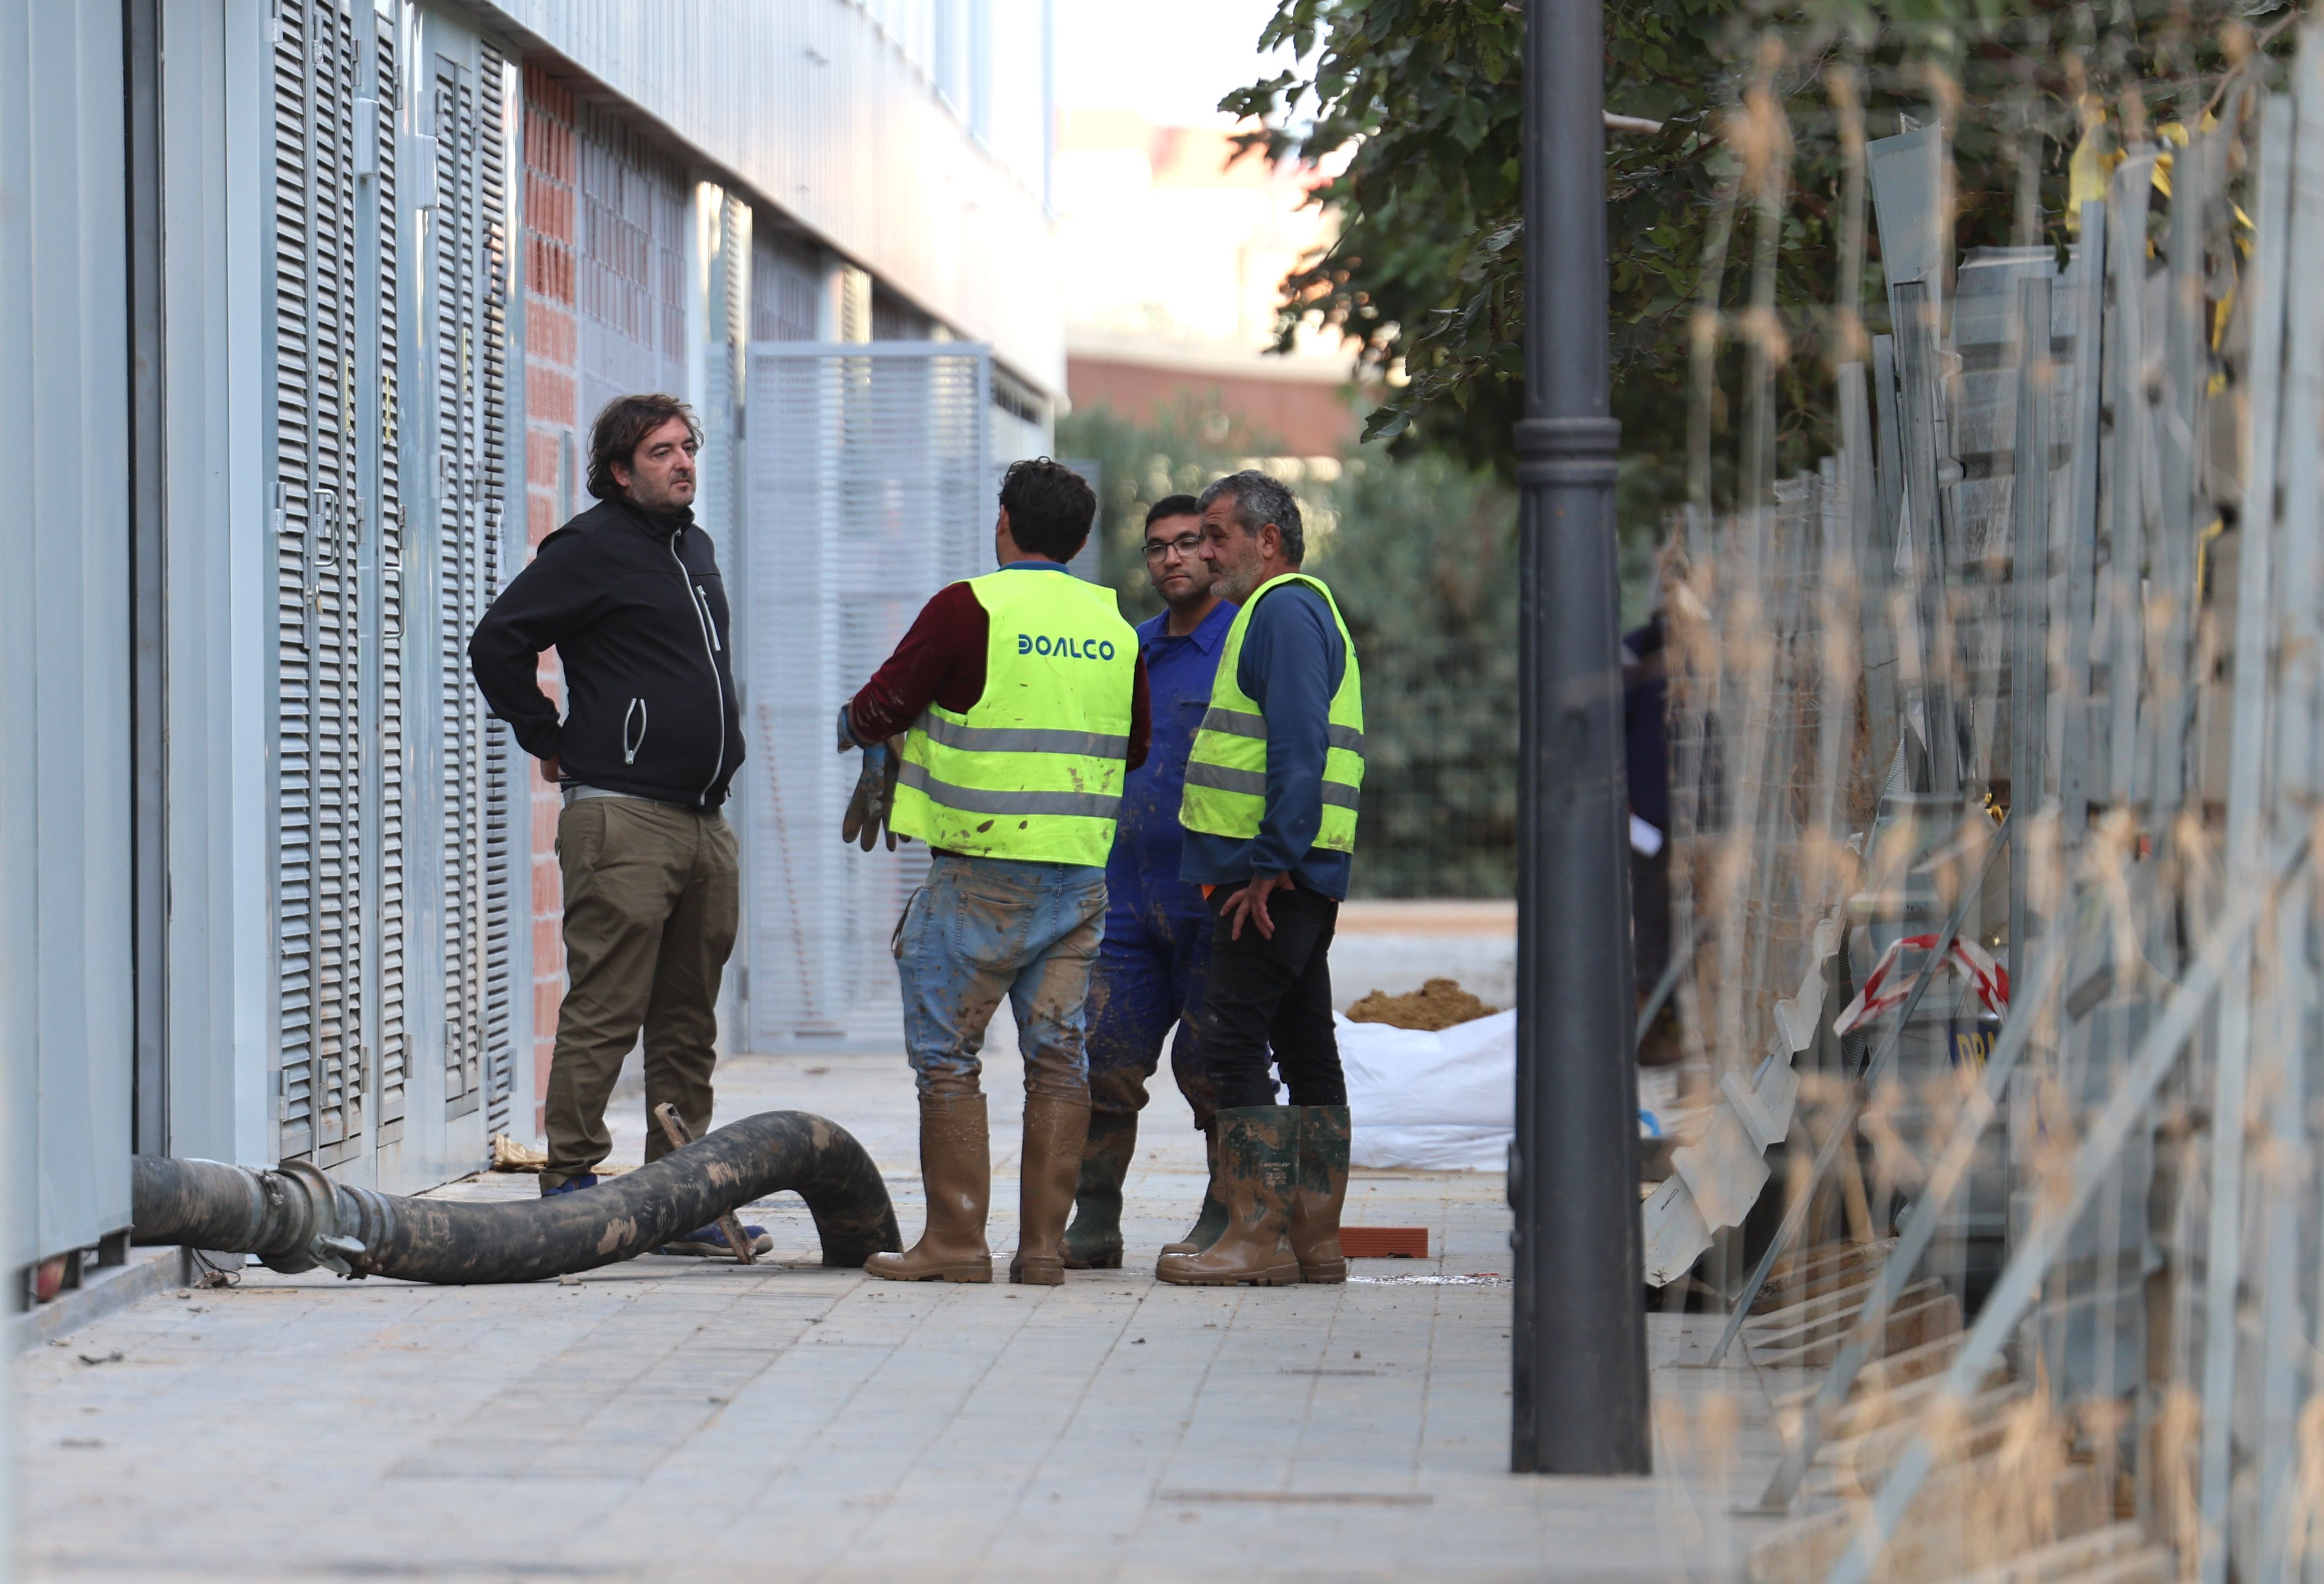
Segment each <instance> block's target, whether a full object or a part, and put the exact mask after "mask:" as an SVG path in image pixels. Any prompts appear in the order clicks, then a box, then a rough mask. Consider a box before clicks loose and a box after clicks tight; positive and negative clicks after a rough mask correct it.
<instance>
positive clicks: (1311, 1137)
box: [1291, 1106, 1350, 1284]
mask: <svg viewBox="0 0 2324 1584" xmlns="http://www.w3.org/2000/svg"><path fill="white" fill-rule="evenodd" d="M1298 1111H1299V1180H1298V1184H1297V1186H1296V1187H1295V1188H1294V1189H1293V1190H1292V1193H1291V1252H1292V1253H1293V1254H1294V1255H1295V1256H1296V1257H1297V1258H1298V1260H1299V1279H1300V1280H1301V1281H1303V1282H1322V1283H1327V1284H1328V1283H1333V1282H1344V1281H1346V1280H1347V1279H1348V1261H1347V1257H1346V1256H1345V1255H1343V1254H1342V1253H1341V1252H1340V1209H1341V1207H1342V1205H1344V1204H1346V1203H1347V1202H1348V1146H1349V1140H1350V1128H1349V1124H1348V1108H1347V1107H1345V1106H1301V1107H1299V1108H1298Z"/></svg>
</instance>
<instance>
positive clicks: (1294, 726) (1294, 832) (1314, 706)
mask: <svg viewBox="0 0 2324 1584" xmlns="http://www.w3.org/2000/svg"><path fill="white" fill-rule="evenodd" d="M1347 672H1348V646H1347V645H1346V644H1344V643H1342V641H1341V640H1340V629H1339V624H1338V623H1337V622H1333V620H1332V612H1331V609H1330V607H1329V606H1327V605H1325V604H1324V603H1323V596H1322V595H1321V594H1317V593H1316V592H1315V591H1314V589H1312V588H1309V587H1307V586H1306V585H1305V584H1297V583H1288V584H1285V585H1282V586H1281V587H1279V588H1277V589H1275V590H1273V591H1272V592H1270V593H1269V594H1268V595H1267V597H1266V598H1264V599H1262V600H1260V601H1259V603H1258V604H1256V605H1255V606H1253V607H1252V608H1251V612H1250V627H1249V628H1248V629H1247V630H1245V631H1244V633H1243V640H1242V657H1241V660H1240V663H1239V664H1238V665H1237V666H1236V668H1235V682H1236V684H1237V686H1240V687H1241V689H1242V690H1243V692H1245V693H1246V694H1249V695H1250V697H1251V699H1252V701H1253V702H1255V703H1256V704H1257V705H1259V714H1261V715H1262V716H1264V717H1265V718H1266V721H1267V808H1266V811H1265V812H1264V813H1263V814H1261V815H1259V834H1258V835H1257V836H1255V837H1253V838H1251V839H1250V840H1249V841H1244V840H1242V839H1240V838H1239V837H1235V836H1218V835H1213V834H1210V833H1207V832H1203V831H1188V832H1187V833H1186V855H1185V860H1184V861H1183V862H1182V863H1181V865H1180V867H1179V871H1178V872H1179V874H1180V875H1181V876H1182V877H1183V878H1185V879H1189V880H1192V881H1193V882H1194V883H1195V884H1196V885H1203V886H1214V885H1228V884H1233V885H1240V884H1241V883H1242V882H1243V881H1245V880H1248V879H1252V878H1253V877H1254V876H1259V875H1277V874H1283V873H1286V872H1287V873H1289V875H1290V876H1291V878H1292V879H1295V880H1296V881H1298V882H1299V883H1300V884H1301V885H1303V886H1305V887H1306V888H1307V889H1309V890H1311V891H1321V892H1322V893H1323V895H1325V896H1327V897H1337V898H1344V897H1346V896H1347V894H1348V873H1349V870H1350V867H1351V863H1350V855H1349V854H1347V853H1345V852H1332V851H1330V850H1329V849H1326V848H1323V847H1318V846H1316V845H1315V836H1316V833H1318V832H1319V831H1321V830H1322V829H1323V756H1324V752H1325V751H1326V749H1327V747H1328V746H1329V743H1328V740H1327V735H1326V728H1327V727H1328V726H1329V725H1330V723H1331V713H1332V695H1333V694H1334V693H1337V692H1338V691H1339V689H1340V682H1341V679H1342V678H1343V677H1345V676H1346V675H1347Z"/></svg>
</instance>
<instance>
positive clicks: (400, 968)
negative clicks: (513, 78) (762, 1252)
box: [355, 27, 411, 1141]
mask: <svg viewBox="0 0 2324 1584" xmlns="http://www.w3.org/2000/svg"><path fill="white" fill-rule="evenodd" d="M374 48H375V53H374V57H373V61H374V67H373V69H374V96H375V97H374V104H375V105H377V106H382V107H383V108H382V109H381V110H379V111H376V112H374V115H373V117H372V123H371V124H370V125H369V126H368V127H366V126H364V124H363V123H362V119H361V118H360V117H358V119H357V124H356V129H355V130H356V135H357V136H359V137H367V138H370V139H374V140H376V144H375V158H376V161H377V163H376V166H375V169H376V170H378V173H379V176H378V183H379V192H378V217H379V218H378V235H379V244H378V246H379V265H378V268H379V286H378V311H379V317H380V322H379V333H378V335H377V336H376V337H375V338H374V339H375V341H376V344H377V347H378V356H379V407H378V423H379V472H378V482H377V491H378V499H379V506H378V511H377V513H376V518H377V522H378V529H377V535H376V537H377V541H378V550H377V557H376V559H377V564H378V568H379V570H378V580H379V581H378V588H379V596H378V601H377V604H378V612H377V615H378V624H377V625H378V634H379V639H378V645H377V649H378V677H379V683H378V694H379V697H378V723H379V725H378V741H379V753H378V757H377V763H376V765H375V766H374V774H375V775H376V776H377V778H378V791H377V796H378V798H379V823H378V828H377V839H376V842H375V843H374V845H375V846H376V848H377V849H378V863H379V881H378V884H379V897H378V905H377V907H376V909H375V913H376V916H377V918H378V921H379V925H378V929H377V931H376V935H377V939H376V941H375V943H374V944H375V945H376V948H377V951H378V953H379V954H378V959H377V961H378V979H377V982H376V986H375V989H374V997H373V999H374V1005H375V1007H376V1013H377V1018H378V1027H379V1033H378V1039H379V1059H378V1063H377V1073H376V1086H377V1087H376V1092H377V1095H378V1103H377V1115H376V1116H375V1117H374V1120H373V1126H374V1128H377V1129H378V1130H379V1133H380V1135H381V1137H382V1139H383V1141H384V1140H386V1139H388V1138H389V1137H393V1136H400V1134H401V1123H402V1121H403V1116H404V1109H405V1101H406V1099H407V1094H408V1090H409V1086H410V1072H411V1060H410V1056H411V1047H410V1029H409V1027H408V1025H407V1023H406V1021H405V1017H404V1012H405V1007H404V991H405V987H406V982H407V981H406V977H405V972H404V967H405V964H404V935H405V926H406V923H407V921H408V915H407V914H406V912H405V908H404V901H405V896H406V890H405V888H406V884H407V882H408V879H409V876H408V875H407V873H406V870H405V867H404V859H405V852H406V849H405V845H404V824H403V821H404V804H403V788H404V776H405V773H406V771H407V769H408V765H407V762H406V759H405V751H406V747H407V744H408V742H409V741H410V738H409V734H408V732H407V730H406V724H405V719H404V710H405V708H406V707H407V704H408V700H407V699H406V696H405V692H404V677H403V543H404V534H403V464H402V447H401V434H400V431H399V428H398V424H399V421H400V420H399V413H398V403H399V402H400V401H401V393H400V391H399V390H398V376H399V374H400V373H401V363H400V362H399V358H398V349H399V347H400V346H401V336H402V327H401V319H400V318H399V317H398V315H397V311H396V298H397V292H398V289H399V284H400V280H399V266H400V263H401V256H402V250H401V247H400V246H399V245H398V229H399V224H400V222H399V219H398V216H397V210H396V181H395V177H396V168H395V157H396V144H397V137H396V130H395V116H394V114H393V109H394V106H395V105H396V103H397V101H398V99H399V98H400V97H401V93H402V88H403V83H402V77H401V71H400V70H399V62H398V60H397V58H396V53H395V51H396V48H397V37H396V30H395V29H393V28H392V27H381V28H379V29H377V30H376V32H375V34H374Z"/></svg>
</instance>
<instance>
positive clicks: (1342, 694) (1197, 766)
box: [1178, 572, 1364, 852]
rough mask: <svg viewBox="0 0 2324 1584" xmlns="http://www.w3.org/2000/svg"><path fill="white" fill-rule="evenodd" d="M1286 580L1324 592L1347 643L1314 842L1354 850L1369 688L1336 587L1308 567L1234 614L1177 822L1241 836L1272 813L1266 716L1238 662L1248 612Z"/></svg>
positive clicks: (1326, 737)
mask: <svg viewBox="0 0 2324 1584" xmlns="http://www.w3.org/2000/svg"><path fill="white" fill-rule="evenodd" d="M1285 583H1303V584H1305V585H1307V586H1308V587H1310V588H1312V589H1314V591H1315V592H1316V593H1317V594H1321V595H1323V603H1324V605H1325V607H1326V608H1328V609H1329V610H1330V611H1331V612H1332V621H1333V624H1334V625H1335V626H1337V627H1338V628H1339V630H1340V641H1341V642H1342V644H1344V645H1345V646H1346V647H1347V656H1348V664H1347V670H1346V672H1345V674H1344V675H1342V677H1341V678H1340V686H1339V689H1338V691H1337V692H1335V693H1333V695H1332V705H1331V710H1330V713H1329V716H1328V721H1327V723H1326V725H1325V726H1324V729H1323V741H1324V749H1323V824H1322V825H1321V827H1320V828H1319V829H1318V830H1317V832H1316V833H1315V845H1316V846H1318V847H1323V848H1328V849H1330V850H1331V851H1333V852H1354V851H1355V850H1356V807H1357V804H1358V802H1359V801H1360V790H1361V788H1362V786H1363V780H1364V694H1363V682H1362V679H1361V677H1360V674H1359V672H1358V669H1357V666H1356V643H1355V640H1354V639H1352V638H1351V637H1349V635H1348V624H1347V622H1345V621H1343V620H1342V618H1341V616H1340V605H1339V602H1338V601H1336V600H1334V599H1333V597H1332V591H1331V590H1330V589H1328V588H1326V587H1324V586H1323V584H1322V583H1320V582H1318V581H1317V580H1316V579H1314V578H1313V577H1309V576H1306V575H1305V574H1304V573H1298V572H1291V573H1286V574H1285V575H1284V576H1281V577H1277V578H1272V579H1269V580H1268V582H1267V583H1265V584H1262V585H1260V586H1259V591H1258V592H1257V593H1255V594H1252V595H1251V597H1250V601H1249V602H1248V603H1245V604H1244V606H1243V607H1242V609H1241V610H1240V611H1239V612H1236V615H1235V620H1234V626H1233V627H1232V628H1231V629H1230V630H1229V631H1228V633H1227V641H1226V647H1225V648H1224V649H1222V651H1221V653H1220V655H1219V674H1218V677H1217V680H1216V681H1214V682H1213V684H1212V687H1211V707H1210V709H1209V710H1208V711H1206V712H1205V713H1204V714H1203V724H1202V729H1201V730H1200V731H1198V732H1195V734H1194V752H1193V753H1192V754H1191V755H1190V756H1189V757H1188V759H1187V761H1186V791H1185V797H1183V798H1182V799H1181V801H1180V803H1179V805H1178V823H1179V824H1182V825H1184V826H1185V827H1186V828H1187V829H1188V830H1190V831H1201V832H1203V833H1207V834H1212V835H1220V836H1233V837H1239V838H1240V839H1242V840H1244V841H1249V840H1250V839H1251V838H1252V837H1255V836H1257V835H1258V834H1259V822H1260V821H1261V820H1262V819H1263V818H1265V817H1266V814H1267V717H1266V716H1265V715H1263V714H1260V713H1259V703H1258V701H1257V700H1256V699H1253V698H1252V697H1251V696H1250V695H1248V694H1246V693H1245V692H1243V690H1242V685H1241V680H1240V673H1239V670H1238V668H1239V667H1240V664H1241V660H1242V640H1243V635H1244V634H1245V632H1247V631H1249V629H1250V613H1251V612H1253V611H1254V610H1256V609H1258V608H1259V601H1260V600H1261V599H1263V598H1265V597H1266V595H1267V594H1268V590H1270V589H1272V588H1275V587H1276V586H1277V585H1280V584H1285Z"/></svg>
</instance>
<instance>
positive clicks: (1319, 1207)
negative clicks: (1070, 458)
mask: <svg viewBox="0 0 2324 1584" xmlns="http://www.w3.org/2000/svg"><path fill="white" fill-rule="evenodd" d="M1201 506H1202V522H1203V558H1204V559H1205V560H1206V561H1208V562H1209V563H1210V564H1211V565H1212V566H1213V568H1214V572H1215V576H1214V579H1213V585H1212V586H1213V591H1214V592H1215V593H1216V594H1217V595H1218V596H1219V598H1221V599H1222V600H1227V601H1231V602H1232V603H1234V604H1236V605H1237V606H1239V607H1240V610H1239V611H1238V612H1237V613H1236V616H1235V621H1234V625H1233V626H1232V627H1231V629H1229V630H1228V632H1227V640H1226V644H1225V646H1224V648H1223V649H1222V652H1221V654H1220V656H1219V670H1218V676H1217V677H1216V679H1215V680H1214V681H1213V683H1212V685H1211V705H1210V709H1209V711H1208V712H1207V713H1206V714H1204V715H1203V725H1202V729H1201V731H1199V732H1197V733H1196V734H1195V737H1194V752H1193V753H1192V754H1191V755H1190V756H1189V758H1188V760H1187V762H1186V790H1185V797H1184V799H1183V801H1182V802H1181V803H1180V805H1179V814H1178V823H1179V824H1182V825H1184V826H1185V828H1186V842H1185V858H1184V859H1183V860H1182V861H1181V866H1180V870H1179V872H1180V874H1181V875H1182V876H1183V877H1184V878H1185V879H1188V880H1192V881H1194V882H1195V883H1196V884H1198V885H1200V886H1202V887H1203V891H1204V894H1205V895H1206V896H1207V897H1208V898H1209V899H1210V904H1211V911H1212V916H1213V924H1212V935H1211V973H1210V983H1209V986H1208V989H1207V991H1206V994H1205V998H1204V1003H1203V1021H1202V1039H1203V1061H1204V1063H1205V1064H1206V1065H1207V1066H1208V1068H1209V1072H1210V1079H1211V1086H1212V1092H1213V1098H1214V1100H1215V1101H1216V1102H1217V1105H1218V1108H1219V1109H1218V1112H1217V1119H1216V1122H1215V1134H1214V1139H1215V1148H1214V1152H1213V1167H1212V1193H1213V1194H1214V1195H1215V1196H1216V1197H1217V1198H1218V1200H1219V1202H1221V1203H1222V1204H1223V1205H1224V1206H1225V1207H1226V1210H1227V1221H1226V1225H1225V1227H1224V1229H1222V1230H1220V1231H1219V1232H1217V1233H1216V1234H1215V1236H1214V1237H1213V1240H1211V1241H1210V1242H1209V1243H1208V1244H1206V1245H1205V1244H1202V1243H1199V1242H1196V1241H1193V1240H1190V1241H1188V1242H1185V1243H1177V1244H1172V1245H1170V1246H1168V1247H1167V1248H1165V1249H1164V1250H1163V1254H1162V1258H1161V1261H1160V1263H1159V1265H1158V1266H1157V1269H1156V1274H1157V1275H1159V1276H1160V1277H1161V1278H1162V1280H1164V1281H1166V1282H1176V1283H1184V1284H1189V1285H1228V1284H1232V1283H1250V1284H1256V1285H1268V1286H1274V1285H1281V1284H1285V1283H1290V1282H1301V1281H1305V1282H1342V1281H1345V1280H1346V1279H1347V1273H1348V1262H1347V1260H1346V1259H1345V1258H1344V1257H1342V1254H1341V1250H1340V1209H1341V1206H1342V1202H1344V1201H1345V1200H1346V1197H1347V1192H1348V1143H1349V1121H1348V1088H1347V1082H1346V1080H1345V1078H1344V1077H1343V1076H1342V1072H1341V1068H1340V1047H1339V1042H1338V1040H1337V1039H1336V1038H1335V1037H1334V1036H1333V1030H1332V970H1331V962H1330V957H1331V950H1332V932H1333V927H1334V926H1335V925H1336V924H1337V922H1338V919H1339V912H1340V903H1341V901H1342V899H1343V898H1346V896H1347V894H1348V875H1349V870H1350V867H1351V862H1352V860H1353V855H1354V852H1355V848H1356V804H1357V796H1358V793H1359V791H1360V788H1361V787H1362V786H1363V779H1364V700H1363V684H1362V680H1361V678H1360V676H1359V674H1358V669H1357V666H1356V646H1355V640H1353V639H1351V638H1350V637H1349V635H1348V624H1347V623H1346V622H1344V621H1343V620H1342V619H1341V615H1340V607H1339V604H1338V602H1336V601H1335V600H1333V597H1332V591H1331V590H1330V589H1329V588H1327V587H1325V586H1324V585H1323V583H1322V582H1321V581H1319V580H1318V579H1316V578H1314V577H1311V576H1308V575H1307V574H1305V573H1304V572H1302V571H1300V569H1299V566H1300V563H1301V562H1302V561H1303V560H1304V559H1305V533H1304V531H1303V530H1302V528H1301V524H1300V517H1299V503H1298V502H1297V501H1296V500H1295V499H1294V498H1293V496H1292V493H1291V492H1290V490H1289V489H1287V488H1286V487H1285V486H1284V484H1283V483H1282V482H1281V481H1279V480H1277V479H1275V478H1271V477H1269V476H1268V474H1263V473H1257V472H1245V473H1238V474H1231V475H1230V476H1228V477H1226V478H1222V479H1221V480H1219V481H1218V482H1217V483H1213V485H1211V487H1210V488H1209V489H1207V490H1204V491H1203V494H1202V497H1201ZM1270 1056H1271V1058H1272V1064H1273V1066H1274V1068H1275V1069H1276V1070H1277V1071H1279V1072H1280V1073H1281V1074H1282V1077H1283V1083H1284V1087H1285V1088H1286V1090H1287V1091H1288V1093H1289V1099H1290V1101H1291V1103H1290V1104H1289V1105H1277V1104H1276V1103H1275V1100H1276V1084H1275V1078H1274V1076H1273V1074H1272V1073H1270V1072H1269V1070H1268V1069H1269V1064H1270Z"/></svg>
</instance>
